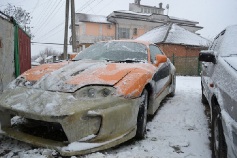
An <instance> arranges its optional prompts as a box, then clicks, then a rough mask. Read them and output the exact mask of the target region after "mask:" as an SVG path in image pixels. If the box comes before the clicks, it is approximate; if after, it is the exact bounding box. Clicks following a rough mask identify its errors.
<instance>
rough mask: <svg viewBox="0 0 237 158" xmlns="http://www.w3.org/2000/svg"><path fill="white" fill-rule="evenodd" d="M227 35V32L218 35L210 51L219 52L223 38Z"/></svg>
mask: <svg viewBox="0 0 237 158" xmlns="http://www.w3.org/2000/svg"><path fill="white" fill-rule="evenodd" d="M224 34H225V30H224V31H222V32H221V33H220V34H218V35H217V36H216V37H215V39H214V42H213V43H212V45H211V47H210V48H209V49H210V50H214V51H218V50H219V48H220V45H221V43H222V40H223V37H224Z"/></svg>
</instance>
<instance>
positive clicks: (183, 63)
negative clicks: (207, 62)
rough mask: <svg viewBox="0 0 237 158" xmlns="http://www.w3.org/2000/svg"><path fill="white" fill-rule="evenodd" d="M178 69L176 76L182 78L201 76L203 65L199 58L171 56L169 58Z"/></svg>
mask: <svg viewBox="0 0 237 158" xmlns="http://www.w3.org/2000/svg"><path fill="white" fill-rule="evenodd" d="M168 58H169V59H170V61H171V62H172V63H173V64H174V66H175V67H176V74H177V75H182V76H200V72H201V64H200V62H199V60H198V57H197V56H195V57H190V56H175V55H173V56H171V57H168Z"/></svg>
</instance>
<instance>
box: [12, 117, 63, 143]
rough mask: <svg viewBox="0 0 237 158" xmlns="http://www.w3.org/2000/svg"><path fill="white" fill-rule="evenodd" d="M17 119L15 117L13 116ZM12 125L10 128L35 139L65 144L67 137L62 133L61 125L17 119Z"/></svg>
mask: <svg viewBox="0 0 237 158" xmlns="http://www.w3.org/2000/svg"><path fill="white" fill-rule="evenodd" d="M15 117H17V116H15ZM17 119H18V120H17V121H16V120H15V121H14V123H12V128H13V129H15V130H18V131H21V132H23V133H27V134H29V135H33V136H36V137H40V138H44V139H49V140H54V141H60V142H67V141H68V139H67V136H66V134H65V133H64V131H63V128H62V126H61V124H59V123H56V122H45V121H39V120H32V119H26V118H20V117H17Z"/></svg>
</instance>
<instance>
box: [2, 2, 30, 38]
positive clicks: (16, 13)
mask: <svg viewBox="0 0 237 158" xmlns="http://www.w3.org/2000/svg"><path fill="white" fill-rule="evenodd" d="M3 12H4V13H5V14H7V15H9V16H11V17H13V18H14V19H15V20H16V22H17V23H18V24H19V25H20V26H21V27H22V28H23V29H24V30H25V31H26V32H27V33H28V34H29V35H30V36H31V38H33V37H34V36H33V34H32V33H31V27H30V23H31V19H32V17H31V16H30V13H28V12H26V10H24V9H22V8H21V7H16V6H14V5H11V4H9V3H8V4H7V7H6V8H5V9H4V11H3Z"/></svg>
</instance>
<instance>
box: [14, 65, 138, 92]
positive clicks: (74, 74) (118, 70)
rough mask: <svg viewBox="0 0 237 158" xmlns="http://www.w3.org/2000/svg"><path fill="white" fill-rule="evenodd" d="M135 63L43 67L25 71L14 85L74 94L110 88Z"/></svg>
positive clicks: (133, 67)
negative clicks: (98, 87)
mask: <svg viewBox="0 0 237 158" xmlns="http://www.w3.org/2000/svg"><path fill="white" fill-rule="evenodd" d="M139 64H141V63H131V64H127V63H107V62H95V61H93V62H92V61H75V62H65V63H58V64H47V65H42V66H39V67H36V68H33V69H31V70H29V71H27V72H25V73H24V74H23V75H21V76H20V77H18V78H17V79H16V81H15V84H16V85H19V86H26V87H32V88H36V89H43V90H50V91H60V92H74V91H76V90H77V89H79V88H81V87H83V86H86V85H110V86H113V85H115V84H116V83H118V82H119V81H120V80H121V79H123V78H124V77H125V76H126V75H127V74H129V73H130V72H131V71H133V70H135V69H136V68H137V66H138V65H139ZM140 67H141V68H142V66H140Z"/></svg>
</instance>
